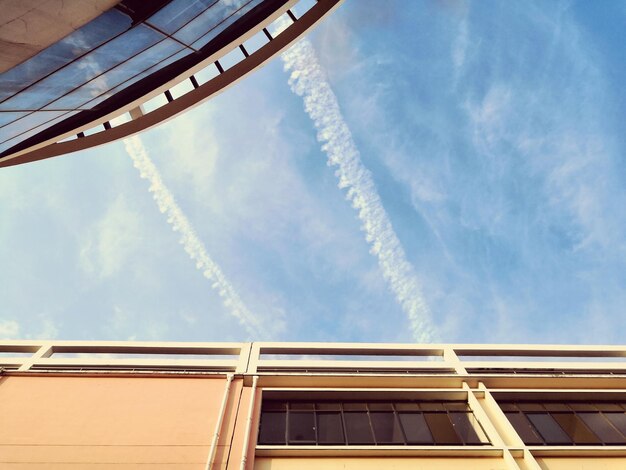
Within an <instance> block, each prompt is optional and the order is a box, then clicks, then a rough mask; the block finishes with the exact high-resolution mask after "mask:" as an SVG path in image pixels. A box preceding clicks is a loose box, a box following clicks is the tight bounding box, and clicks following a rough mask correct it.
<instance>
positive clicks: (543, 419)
mask: <svg viewBox="0 0 626 470" xmlns="http://www.w3.org/2000/svg"><path fill="white" fill-rule="evenodd" d="M526 416H527V417H528V419H529V420H530V422H531V423H532V424H533V426H535V429H537V431H539V434H541V437H543V440H544V441H545V442H546V444H554V445H559V444H571V443H572V441H571V439H570V438H569V437H568V436H567V434H565V431H563V429H561V426H559V425H558V424H557V422H556V421H554V419H553V418H552V416H550V415H549V414H547V413H529V414H527V415H526Z"/></svg>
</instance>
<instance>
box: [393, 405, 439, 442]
mask: <svg viewBox="0 0 626 470" xmlns="http://www.w3.org/2000/svg"><path fill="white" fill-rule="evenodd" d="M398 416H399V418H400V422H401V423H402V429H404V435H405V436H406V442H407V444H413V445H419V444H432V443H433V436H431V434H430V431H429V430H428V425H427V424H426V420H425V419H424V415H423V414H421V413H405V412H400V413H398Z"/></svg>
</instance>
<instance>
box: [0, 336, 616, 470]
mask: <svg viewBox="0 0 626 470" xmlns="http://www.w3.org/2000/svg"><path fill="white" fill-rule="evenodd" d="M0 367H1V368H2V369H1V374H0V468H2V469H11V470H12V469H24V468H28V469H31V468H32V469H39V468H40V469H44V468H45V469H66V468H81V469H82V468H85V469H95V468H113V469H128V468H146V466H148V465H149V467H150V468H151V469H173V468H176V469H198V470H201V469H258V470H270V469H271V470H283V469H284V470H291V469H297V470H305V469H319V468H324V469H349V470H351V469H354V470H356V469H359V470H361V469H381V468H385V469H398V470H403V469H416V468H417V469H448V468H464V469H465V468H468V469H568V470H569V469H594V468H603V469H623V468H626V347H624V346H530V345H506V346H503V345H412V344H407V345H401V344H344V343H334V344H333V343H126V342H116V343H112V342H36V341H4V342H2V343H1V344H0Z"/></svg>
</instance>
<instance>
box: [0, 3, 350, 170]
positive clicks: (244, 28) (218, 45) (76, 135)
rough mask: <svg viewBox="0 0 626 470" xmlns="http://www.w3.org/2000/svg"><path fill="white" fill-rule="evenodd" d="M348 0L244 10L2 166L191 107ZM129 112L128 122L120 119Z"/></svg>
mask: <svg viewBox="0 0 626 470" xmlns="http://www.w3.org/2000/svg"><path fill="white" fill-rule="evenodd" d="M342 1H343V0H317V2H316V3H315V4H314V5H313V6H312V7H311V8H310V9H309V10H307V11H306V12H305V13H304V14H302V15H301V16H300V17H299V18H296V16H295V15H294V14H293V13H292V12H291V8H293V6H294V5H295V4H296V3H298V2H297V0H265V2H264V3H263V4H262V6H263V8H261V9H259V10H256V11H255V12H253V13H255V14H250V15H245V16H243V17H242V18H240V19H239V20H238V21H236V22H235V23H234V24H233V25H232V26H231V27H229V28H228V29H227V30H225V31H224V32H223V33H222V34H220V35H218V36H217V37H216V38H215V40H213V41H211V42H210V43H209V44H207V45H206V47H204V48H202V49H201V50H200V51H199V52H198V53H197V54H193V55H192V56H188V57H185V58H183V59H181V60H179V61H177V62H175V63H173V64H170V65H169V66H168V67H166V68H164V69H161V70H160V71H159V72H157V73H156V74H154V75H151V76H149V77H147V78H145V79H143V80H141V81H139V82H137V83H135V84H134V85H132V86H130V87H129V88H128V89H126V90H123V91H122V92H121V93H118V94H116V95H113V96H112V97H111V98H109V99H108V100H106V101H104V102H102V103H100V105H98V106H97V107H95V108H94V109H90V110H85V111H82V112H80V113H78V114H76V115H74V116H72V117H70V118H68V119H66V120H64V121H61V122H59V123H58V124H56V125H54V126H52V127H49V128H47V129H45V130H43V131H41V132H39V133H38V134H35V135H33V136H32V137H30V138H28V139H26V140H24V141H22V142H20V143H19V144H18V145H15V146H14V147H12V148H9V149H7V150H6V151H4V152H3V153H1V154H0V167H6V166H13V165H19V164H23V163H29V162H34V161H37V160H42V159H45V158H50V157H54V156H59V155H64V154H67V153H71V152H76V151H80V150H84V149H88V148H91V147H95V146H98V145H102V144H106V143H109V142H113V141H115V140H118V139H123V138H125V137H129V136H131V135H133V134H137V133H139V132H142V131H144V130H146V129H149V128H151V127H153V126H156V125H158V124H160V123H161V122H164V121H166V120H168V119H171V118H172V117H174V116H177V115H178V114H181V113H183V112H184V111H186V110H187V109H189V108H191V107H193V106H196V105H198V104H200V103H202V102H204V101H206V100H208V99H209V98H211V97H213V96H215V95H216V94H218V93H220V92H221V91H223V90H225V89H226V88H228V87H229V86H231V85H233V84H235V83H237V82H238V81H239V80H241V79H242V78H244V77H245V76H246V75H248V74H249V73H251V72H253V71H254V70H256V69H257V68H260V67H261V66H263V65H264V64H265V63H266V62H267V61H269V60H270V59H272V58H273V57H274V56H276V55H277V54H279V53H280V52H281V51H283V50H284V49H285V48H287V47H289V45H291V44H292V43H293V42H294V41H296V40H297V39H298V38H300V37H301V36H302V35H304V34H306V33H307V32H308V31H309V30H310V29H311V28H313V27H314V26H315V25H316V24H317V23H319V22H320V21H321V20H322V19H323V18H324V17H325V16H326V15H327V14H329V13H330V12H331V11H332V10H334V8H336V7H337V6H338V5H339V4H340V3H341V2H342ZM283 18H287V20H286V21H285V25H287V26H286V27H285V25H283V27H282V28H284V29H282V28H280V29H279V30H278V31H276V32H274V35H271V34H270V33H269V31H268V29H267V28H268V27H269V26H270V25H271V24H272V23H274V24H275V22H277V21H284V20H283ZM260 34H262V35H264V36H266V37H267V43H266V44H264V45H262V46H260V47H259V48H258V49H256V50H255V51H253V52H251V51H248V50H247V49H246V48H245V46H244V43H245V42H246V41H248V40H249V39H251V38H253V36H255V35H260ZM237 49H238V50H239V51H241V56H242V58H241V60H240V61H239V62H237V63H235V64H234V65H232V67H230V68H228V69H226V70H224V68H223V67H222V66H221V64H220V59H222V58H223V57H225V56H226V55H229V54H230V53H232V52H233V51H234V50H237ZM208 67H215V68H216V69H217V71H218V72H217V73H216V76H215V77H213V78H211V79H209V80H207V81H206V82H204V83H201V80H198V79H197V78H196V76H195V75H196V74H199V73H200V74H201V73H202V71H203V70H205V69H207V68H208ZM186 81H188V82H189V83H190V84H191V86H190V87H189V88H190V90H189V91H188V92H187V93H184V94H182V95H181V96H177V97H175V96H174V95H173V94H172V93H171V92H170V90H171V89H172V88H174V87H175V86H177V85H180V84H181V83H183V82H186ZM161 96H165V98H166V99H165V100H164V101H165V103H164V104H163V105H162V106H160V107H158V108H156V109H153V110H150V111H149V112H148V111H147V110H146V109H145V107H144V105H145V104H146V103H148V102H150V101H151V100H154V99H155V98H157V97H161ZM121 116H125V117H126V119H127V121H126V122H119V123H117V122H118V121H120V119H119V118H120V117H121Z"/></svg>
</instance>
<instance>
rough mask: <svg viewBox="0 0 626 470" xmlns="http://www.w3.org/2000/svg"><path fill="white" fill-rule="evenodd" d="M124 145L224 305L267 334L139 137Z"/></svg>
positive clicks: (254, 332)
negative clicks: (179, 205) (186, 214)
mask: <svg viewBox="0 0 626 470" xmlns="http://www.w3.org/2000/svg"><path fill="white" fill-rule="evenodd" d="M124 146H125V148H126V151H127V152H128V154H129V155H130V157H131V158H132V160H133V164H134V166H135V168H137V169H138V170H139V172H140V175H141V177H142V178H145V179H147V180H148V181H149V182H150V189H149V190H150V192H151V193H152V197H153V198H154V200H155V201H156V203H157V206H158V207H159V210H160V211H161V213H164V214H166V215H167V222H168V223H169V224H170V225H171V226H172V229H173V230H174V231H176V232H179V233H180V243H181V245H183V247H184V249H185V251H186V252H187V254H188V255H189V257H190V258H191V259H192V260H193V261H195V262H196V268H197V269H198V270H200V271H201V272H202V274H203V275H204V277H206V278H207V279H208V280H209V281H211V282H212V285H211V287H212V288H213V289H215V290H216V291H217V292H218V294H219V295H220V297H221V298H222V300H223V303H224V306H225V307H226V308H228V309H229V310H230V312H231V314H232V315H233V316H235V317H236V318H237V319H238V320H239V322H240V323H241V325H242V326H243V327H244V328H245V329H246V331H247V332H248V334H250V335H251V336H252V337H254V338H258V337H267V334H266V333H265V331H266V329H265V328H264V326H263V325H262V323H261V321H260V319H259V318H258V317H257V316H256V315H254V314H253V313H252V312H250V310H248V308H247V307H246V306H245V305H244V303H243V302H242V300H241V299H240V298H239V295H238V294H237V292H236V291H235V289H234V288H233V286H232V284H231V283H230V282H229V281H228V279H227V278H226V276H225V275H224V273H223V272H222V270H221V269H220V267H219V266H218V265H217V264H216V263H215V261H213V260H212V259H211V257H210V256H209V255H208V253H207V250H206V248H205V247H204V244H203V243H202V242H201V241H200V239H199V238H198V236H197V235H196V233H195V231H194V229H193V227H192V226H191V223H190V222H189V220H188V219H187V217H186V216H185V214H184V213H183V212H182V210H181V209H180V207H178V204H176V201H175V200H174V197H173V196H172V194H171V193H170V191H169V189H168V188H167V187H166V186H165V184H164V183H163V181H162V179H161V175H160V174H159V171H158V170H157V168H156V166H155V165H154V163H152V160H151V159H150V157H149V156H148V153H147V151H146V149H145V147H144V146H143V143H142V142H141V140H140V139H139V137H131V138H128V139H125V140H124Z"/></svg>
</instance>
